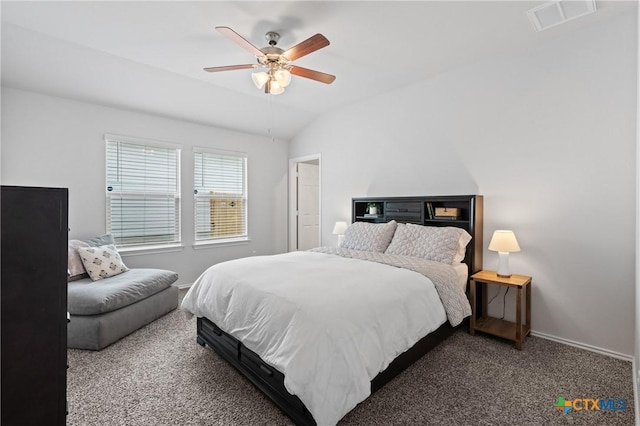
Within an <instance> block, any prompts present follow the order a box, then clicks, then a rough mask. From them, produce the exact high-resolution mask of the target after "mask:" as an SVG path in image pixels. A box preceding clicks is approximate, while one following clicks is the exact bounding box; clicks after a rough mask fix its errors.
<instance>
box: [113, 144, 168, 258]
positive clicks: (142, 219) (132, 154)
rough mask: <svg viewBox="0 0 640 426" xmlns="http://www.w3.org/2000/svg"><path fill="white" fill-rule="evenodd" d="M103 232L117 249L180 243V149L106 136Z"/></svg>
mask: <svg viewBox="0 0 640 426" xmlns="http://www.w3.org/2000/svg"><path fill="white" fill-rule="evenodd" d="M105 140H106V143H107V187H106V194H107V232H108V233H110V234H112V235H113V237H114V239H115V241H116V244H118V246H147V245H162V244H174V243H179V242H180V149H179V148H176V147H168V146H166V145H162V144H156V143H153V142H150V141H146V140H136V139H132V138H125V137H119V136H111V135H106V136H105Z"/></svg>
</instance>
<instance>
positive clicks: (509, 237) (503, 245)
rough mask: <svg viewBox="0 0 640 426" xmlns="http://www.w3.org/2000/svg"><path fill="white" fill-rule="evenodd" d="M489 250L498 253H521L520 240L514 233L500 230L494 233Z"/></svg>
mask: <svg viewBox="0 0 640 426" xmlns="http://www.w3.org/2000/svg"><path fill="white" fill-rule="evenodd" d="M488 248H489V250H491V251H498V252H503V253H511V252H514V251H520V246H519V245H518V240H516V235H515V234H514V233H513V231H506V230H498V231H495V232H494V233H493V237H491V242H490V243H489V247H488Z"/></svg>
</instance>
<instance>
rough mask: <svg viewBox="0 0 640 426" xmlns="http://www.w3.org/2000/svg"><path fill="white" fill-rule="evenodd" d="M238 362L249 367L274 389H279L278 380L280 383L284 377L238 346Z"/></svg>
mask: <svg viewBox="0 0 640 426" xmlns="http://www.w3.org/2000/svg"><path fill="white" fill-rule="evenodd" d="M240 361H241V362H242V363H243V364H244V365H246V366H247V367H249V368H250V369H251V371H253V372H254V373H255V374H256V375H258V376H260V377H262V378H263V379H266V380H267V382H268V383H269V384H270V385H271V386H272V387H274V388H279V387H280V385H279V383H278V379H280V383H282V378H283V377H284V375H283V374H282V373H280V372H279V371H278V370H276V369H275V368H273V367H272V366H270V365H269V364H267V363H265V362H264V361H262V359H261V358H260V357H259V356H258V355H256V354H255V353H253V352H252V351H250V350H249V349H247V348H246V347H245V346H243V345H240Z"/></svg>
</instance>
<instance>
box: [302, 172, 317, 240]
mask: <svg viewBox="0 0 640 426" xmlns="http://www.w3.org/2000/svg"><path fill="white" fill-rule="evenodd" d="M297 187H298V197H297V199H298V225H297V226H298V244H297V246H298V247H297V248H298V250H308V249H311V248H314V247H318V246H319V245H320V241H319V239H318V238H319V232H320V223H319V222H320V205H319V199H320V167H319V166H318V165H317V164H310V163H298V185H297Z"/></svg>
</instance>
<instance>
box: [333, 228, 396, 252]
mask: <svg viewBox="0 0 640 426" xmlns="http://www.w3.org/2000/svg"><path fill="white" fill-rule="evenodd" d="M397 226H398V222H396V221H395V220H392V221H391V222H387V223H369V222H355V223H352V224H351V225H349V227H348V228H347V230H346V231H345V232H344V239H343V240H342V242H341V243H340V245H339V247H341V248H346V249H351V250H360V251H374V252H379V253H384V251H385V250H386V249H387V247H388V246H389V243H390V242H391V239H392V238H393V234H394V233H395V232H396V227H397Z"/></svg>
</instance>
